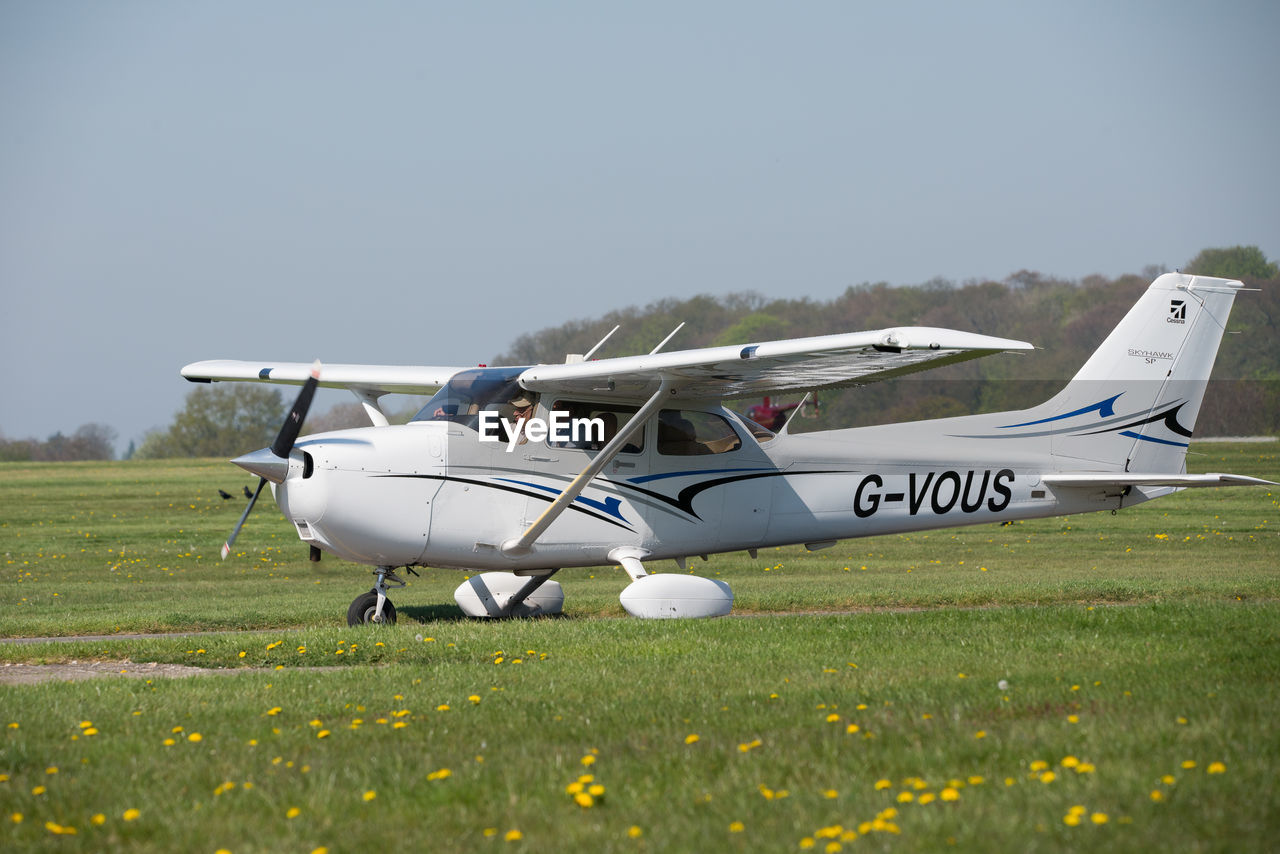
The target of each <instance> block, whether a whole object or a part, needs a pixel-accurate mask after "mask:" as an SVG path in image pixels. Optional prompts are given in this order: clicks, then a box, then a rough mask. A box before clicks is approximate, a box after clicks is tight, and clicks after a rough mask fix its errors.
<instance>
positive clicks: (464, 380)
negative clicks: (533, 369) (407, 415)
mask: <svg viewBox="0 0 1280 854" xmlns="http://www.w3.org/2000/svg"><path fill="white" fill-rule="evenodd" d="M524 370H525V369H524V368H472V369H471V370H469V371H460V372H458V373H457V374H454V376H453V379H451V380H449V382H448V384H447V385H445V387H444V388H442V389H440V390H439V391H438V392H436V393H435V394H434V395H433V396H432V398H431V399H430V400H428V401H427V405H426V406H424V407H422V409H420V410H419V411H418V414H417V415H415V416H413V420H414V421H452V422H454V423H456V424H462V425H464V426H467V427H470V428H471V429H473V430H478V429H479V427H478V425H479V421H480V413H481V412H484V411H491V412H496V413H498V415H499V416H500V417H502V418H511V417H512V416H513V414H514V413H515V411H516V409H517V408H520V407H519V404H524V405H526V406H527V405H529V404H530V402H531V401H532V399H533V395H532V394H531V393H529V392H526V391H525V390H524V389H522V388H520V384H519V383H517V382H516V379H517V378H518V377H519V376H520V374H521V373H522V372H523V371H524Z"/></svg>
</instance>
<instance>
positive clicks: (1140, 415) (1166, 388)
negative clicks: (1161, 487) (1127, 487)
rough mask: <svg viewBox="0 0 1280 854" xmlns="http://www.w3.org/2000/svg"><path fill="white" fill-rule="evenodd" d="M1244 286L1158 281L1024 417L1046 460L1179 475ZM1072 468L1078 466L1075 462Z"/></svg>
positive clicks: (1178, 277)
mask: <svg viewBox="0 0 1280 854" xmlns="http://www.w3.org/2000/svg"><path fill="white" fill-rule="evenodd" d="M1242 287H1244V285H1243V284H1242V283H1240V282H1237V281H1233V280H1229V279H1211V278H1208V277H1205V276H1190V275H1183V274H1179V273H1165V274H1164V275H1162V276H1160V277H1159V278H1158V279H1156V280H1155V281H1154V282H1152V283H1151V286H1150V287H1149V288H1147V291H1146V293H1144V294H1143V295H1142V297H1141V298H1140V299H1139V300H1138V302H1137V303H1136V304H1135V305H1134V307H1133V308H1132V309H1130V310H1129V313H1128V314H1126V315H1125V316H1124V319H1123V320H1121V321H1120V323H1119V325H1118V326H1116V328H1115V329H1114V330H1113V331H1112V333H1111V334H1110V335H1109V336H1108V337H1107V339H1106V340H1105V341H1103V342H1102V345H1101V346H1100V347H1098V349H1097V350H1096V351H1095V352H1094V354H1093V355H1092V356H1091V357H1090V358H1089V360H1088V361H1087V362H1085V364H1084V367H1082V368H1081V369H1080V371H1079V373H1077V374H1076V375H1075V378H1074V379H1072V380H1071V382H1070V383H1068V384H1067V386H1066V388H1064V389H1063V390H1062V391H1061V392H1059V393H1058V394H1057V395H1056V396H1054V397H1053V398H1052V399H1051V400H1049V401H1048V402H1047V403H1045V404H1043V405H1041V406H1038V407H1036V408H1035V409H1032V410H1029V411H1028V412H1027V413H1025V414H1026V415H1030V416H1031V419H1030V420H1026V421H1024V422H1023V423H1021V424H1017V425H1009V426H1010V427H1019V428H1023V429H1022V430H1020V431H1019V433H1020V435H1024V436H1025V435H1030V433H1029V432H1025V431H1027V430H1028V428H1032V427H1033V425H1035V427H1034V428H1033V429H1034V432H1035V434H1037V435H1041V436H1048V437H1049V438H1050V445H1051V447H1052V451H1053V454H1054V455H1055V456H1060V457H1066V458H1070V459H1072V460H1075V461H1087V462H1088V463H1089V464H1090V465H1089V466H1087V467H1088V468H1096V467H1099V466H1100V467H1101V468H1102V469H1103V470H1109V471H1126V472H1159V473H1178V472H1184V471H1186V454H1187V445H1188V442H1189V441H1190V439H1191V431H1192V428H1193V427H1194V426H1195V422H1196V415H1197V414H1198V413H1199V412H1200V403H1201V401H1202V400H1203V399H1204V390H1205V387H1206V385H1207V384H1208V380H1209V372H1210V371H1211V370H1213V362H1214V359H1215V358H1216V357H1217V354H1218V344H1219V343H1220V342H1221V340H1222V333H1223V331H1224V328H1225V327H1226V323H1227V316H1228V315H1229V314H1230V313H1231V304H1232V302H1233V301H1234V300H1235V295H1236V292H1237V291H1239V290H1240V289H1241V288H1242ZM1073 467H1075V468H1082V466H1080V465H1079V463H1073Z"/></svg>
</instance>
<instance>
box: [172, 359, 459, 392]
mask: <svg viewBox="0 0 1280 854" xmlns="http://www.w3.org/2000/svg"><path fill="white" fill-rule="evenodd" d="M311 367H312V366H311V363H309V362H249V361H243V360H238V359H213V360H210V361H205V362H193V363H192V364H190V365H187V366H186V367H185V368H183V369H182V375H183V376H184V377H186V378H187V379H188V380H190V381H191V382H219V381H236V380H240V381H257V382H268V383H284V384H286V385H302V384H303V383H304V382H306V380H307V377H309V376H311ZM463 370H466V368H447V367H425V366H424V367H416V366H412V365H330V364H326V365H325V366H324V370H323V371H322V372H321V374H320V385H322V386H324V387H326V388H345V389H351V390H352V391H356V392H364V393H371V394H375V395H380V394H432V393H434V392H435V390H436V389H438V388H440V386H442V385H444V384H445V383H447V382H448V381H449V378H450V377H452V376H453V375H454V374H456V373H458V371H463Z"/></svg>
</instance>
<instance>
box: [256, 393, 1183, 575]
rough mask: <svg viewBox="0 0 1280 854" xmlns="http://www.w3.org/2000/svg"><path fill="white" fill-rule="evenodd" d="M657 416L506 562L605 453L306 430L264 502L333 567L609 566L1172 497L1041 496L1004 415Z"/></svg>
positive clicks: (1029, 454) (1033, 461)
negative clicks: (625, 560)
mask: <svg viewBox="0 0 1280 854" xmlns="http://www.w3.org/2000/svg"><path fill="white" fill-rule="evenodd" d="M554 405H555V406H562V405H563V406H575V407H577V408H578V411H582V412H588V411H590V412H593V413H596V414H599V410H607V409H608V408H609V404H606V403H603V402H601V403H598V404H594V403H592V402H591V401H574V402H571V403H565V402H561V401H557V402H556V403H555V404H554ZM672 406H673V408H672V409H670V410H663V412H662V413H660V414H659V415H657V416H655V417H653V418H651V419H650V423H648V424H646V425H645V426H644V429H643V431H641V433H640V434H639V435H638V436H637V437H636V438H635V439H634V440H632V441H631V442H630V443H629V444H628V446H627V447H626V448H625V449H624V450H623V451H622V452H620V453H618V454H617V455H616V456H615V457H614V458H613V459H612V460H610V461H609V462H608V463H607V465H606V466H605V468H604V470H603V472H602V473H601V474H600V475H598V476H597V477H595V478H594V479H593V480H592V481H591V482H590V483H589V485H588V486H587V487H586V489H585V490H584V491H583V492H582V494H581V495H580V496H579V497H578V498H577V499H575V500H574V502H573V503H572V504H571V505H570V507H569V509H568V510H567V511H566V512H564V513H563V514H562V515H560V516H559V517H557V518H556V519H555V521H554V522H553V523H552V524H551V526H550V527H549V528H548V529H547V531H546V532H545V533H544V534H543V535H542V536H541V537H540V538H539V539H538V541H537V543H536V545H535V546H534V548H533V549H532V550H531V551H530V552H528V553H527V554H521V555H511V554H507V553H504V551H503V549H502V544H503V543H504V542H505V541H507V540H509V539H510V538H512V537H515V536H517V535H518V534H520V533H521V532H522V531H523V530H524V529H525V528H527V527H528V526H529V525H530V524H531V523H532V522H533V521H534V520H535V519H537V518H538V516H539V515H540V514H541V513H542V512H543V511H544V510H545V509H546V508H547V507H548V505H549V504H550V503H551V502H552V501H553V500H554V499H555V498H556V497H557V496H558V495H559V494H560V492H561V491H562V490H564V489H565V487H566V486H567V485H568V484H569V483H570V481H572V480H573V478H574V477H575V476H576V475H577V474H578V473H579V472H580V471H582V470H583V469H584V468H585V467H586V466H587V465H588V464H589V463H590V462H591V460H592V459H593V458H594V457H595V455H597V454H599V453H600V449H599V445H600V444H602V443H594V444H593V443H590V442H563V441H562V442H555V441H551V440H550V439H536V440H535V439H533V438H520V439H517V440H516V441H515V442H514V443H512V442H510V441H501V440H497V441H482V438H481V434H480V432H479V431H478V430H477V429H476V428H475V426H474V425H473V424H472V423H469V422H467V421H466V420H465V419H454V420H447V419H445V420H430V419H424V420H418V421H414V422H411V423H409V424H407V425H402V426H390V427H376V428H372V427H371V428H363V429H355V430H343V431H337V432H333V433H324V434H318V435H314V436H309V437H305V438H303V439H302V440H299V441H298V442H297V444H296V446H295V448H294V451H293V455H292V456H293V459H292V462H291V466H290V473H289V476H288V477H287V478H286V479H285V481H284V483H282V484H280V485H279V486H277V487H275V493H276V500H277V502H278V503H279V505H280V507H281V509H282V510H283V511H284V513H285V516H286V517H287V518H289V519H290V520H291V521H292V522H293V523H294V525H295V526H296V528H297V530H298V533H299V536H300V537H301V538H302V539H303V540H304V541H307V542H310V543H314V544H315V545H318V546H320V547H322V548H323V549H325V550H326V551H329V552H331V553H333V554H335V555H337V556H339V557H341V558H344V559H347V560H351V561H357V562H360V563H366V564H372V565H384V566H402V565H427V566H441V567H455V568H462V569H499V570H522V569H541V568H560V567H567V566H594V565H601V564H606V563H610V562H611V561H610V559H609V557H608V555H609V552H610V551H612V550H614V549H616V548H618V547H621V546H627V547H633V548H635V549H639V550H641V551H643V552H644V553H647V555H648V558H647V559H660V558H682V557H685V556H690V555H706V554H710V553H715V552H724V551H736V550H744V549H748V550H749V549H757V548H764V547H768V546H779V545H786V544H793V543H804V544H807V545H809V546H810V547H811V548H819V547H822V546H826V545H831V544H833V543H834V542H835V541H837V540H840V539H847V538H852V537H864V536H872V535H877V534H887V533H901V532H906V531H916V530H924V529H931V528H943V527H951V526H956V525H969V524H981V523H985V522H992V521H1004V520H1011V519H1026V518H1033V517H1040V516H1051V515H1057V514H1064V513H1077V512H1083V511H1089V510H1103V509H1115V508H1118V507H1119V506H1121V503H1122V502H1123V503H1124V505H1125V506H1128V505H1131V504H1134V503H1137V502H1139V501H1142V500H1146V499H1148V498H1151V497H1155V496H1156V494H1163V493H1164V492H1168V491H1169V490H1167V489H1165V490H1146V491H1143V490H1132V491H1126V492H1125V493H1124V494H1122V493H1121V491H1119V490H1110V491H1108V490H1105V489H1099V490H1097V491H1093V492H1088V491H1082V490H1060V491H1059V492H1058V493H1055V491H1054V489H1052V488H1050V487H1046V486H1045V485H1044V484H1042V483H1041V477H1042V476H1043V475H1044V474H1045V473H1048V472H1052V471H1057V470H1060V469H1061V467H1062V466H1061V465H1060V462H1059V461H1058V459H1057V458H1055V456H1054V455H1053V453H1052V448H1051V446H1050V444H1049V441H1048V440H1047V439H1045V438H1043V437H1028V438H1014V437H1005V436H999V437H995V436H991V435H983V431H984V430H986V432H987V433H991V432H992V431H993V430H995V429H996V428H999V427H1003V426H1006V425H1007V424H1008V423H1009V420H1010V418H1011V416H1016V415H1017V413H1000V414H997V415H989V416H982V415H979V416H965V417H963V418H955V419H941V420H936V421H925V422H914V423H911V424H902V425H886V426H881V427H864V428H850V429H842V430H831V431H823V432H817V433H807V434H794V435H793V434H788V433H782V434H772V433H771V432H769V431H767V430H764V429H763V428H760V427H759V426H758V425H755V424H752V423H751V422H749V421H747V420H745V419H742V418H740V417H739V416H737V415H736V414H734V413H732V412H730V411H729V410H727V409H725V408H724V407H722V406H721V405H719V403H717V402H690V401H681V402H679V403H678V404H675V403H673V404H672ZM593 407H595V408H593ZM537 411H538V412H539V413H546V411H547V410H546V408H545V407H540V408H539V409H538V410H537ZM622 415H623V416H624V421H625V416H626V413H625V412H624V413H622ZM984 419H985V420H984ZM681 431H683V432H681ZM975 434H976V435H975Z"/></svg>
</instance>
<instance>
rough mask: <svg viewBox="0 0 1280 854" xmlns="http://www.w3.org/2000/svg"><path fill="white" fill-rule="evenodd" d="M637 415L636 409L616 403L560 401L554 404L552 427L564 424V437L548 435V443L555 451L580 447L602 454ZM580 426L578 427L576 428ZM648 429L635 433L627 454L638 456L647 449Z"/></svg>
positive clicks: (624, 447) (551, 413)
mask: <svg viewBox="0 0 1280 854" xmlns="http://www.w3.org/2000/svg"><path fill="white" fill-rule="evenodd" d="M636 412H637V407H635V406H618V405H616V404H612V403H590V402H586V401H576V400H557V401H555V402H554V403H552V404H551V408H550V410H549V411H548V412H547V418H548V419H549V420H550V422H551V425H550V426H552V427H554V426H555V425H556V423H557V422H562V423H563V424H564V429H563V431H562V433H561V436H562V437H563V438H561V439H557V438H556V436H555V435H548V436H547V444H548V445H549V446H551V447H553V448H580V449H582V450H586V451H598V450H600V449H602V448H603V447H604V446H605V445H607V444H609V441H610V440H611V439H613V437H614V436H616V435H617V434H618V430H619V429H620V428H622V427H623V426H625V425H626V424H627V422H629V421H630V420H631V419H632V417H633V416H635V414H636ZM575 425H576V427H575ZM644 432H645V431H644V428H643V427H641V428H640V430H639V432H637V433H635V434H633V435H632V436H631V438H630V439H629V440H628V441H627V443H626V444H625V445H623V446H622V451H621V453H623V454H638V453H640V452H641V451H643V450H644Z"/></svg>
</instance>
